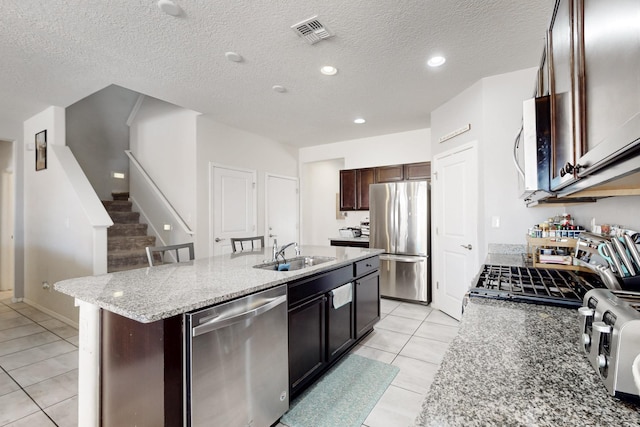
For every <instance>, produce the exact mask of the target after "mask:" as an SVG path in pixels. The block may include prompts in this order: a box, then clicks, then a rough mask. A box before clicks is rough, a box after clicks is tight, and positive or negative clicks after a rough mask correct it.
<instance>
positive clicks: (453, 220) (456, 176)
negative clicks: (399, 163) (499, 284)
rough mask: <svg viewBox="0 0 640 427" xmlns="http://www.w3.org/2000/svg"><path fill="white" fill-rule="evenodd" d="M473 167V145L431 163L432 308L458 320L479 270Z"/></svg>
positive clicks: (447, 153)
mask: <svg viewBox="0 0 640 427" xmlns="http://www.w3.org/2000/svg"><path fill="white" fill-rule="evenodd" d="M477 163H478V156H477V148H476V143H475V142H473V143H471V144H468V145H465V146H463V147H460V148H457V149H455V150H451V151H448V152H446V153H442V154H440V155H438V156H436V157H435V158H434V161H433V168H434V170H435V172H434V173H433V179H432V181H431V188H432V197H433V203H432V215H433V226H432V227H433V230H432V236H433V241H432V256H433V267H434V271H433V273H434V281H433V286H434V288H435V289H434V296H435V298H434V305H435V306H436V307H437V308H439V309H440V310H442V311H443V312H445V313H447V314H448V315H449V316H451V317H453V318H455V319H458V320H459V319H460V317H461V316H462V300H463V298H464V295H465V293H466V292H467V290H468V289H469V287H470V285H471V282H472V280H473V278H474V277H475V275H476V273H477V270H478V267H479V264H478V254H479V253H480V251H479V250H478V165H477Z"/></svg>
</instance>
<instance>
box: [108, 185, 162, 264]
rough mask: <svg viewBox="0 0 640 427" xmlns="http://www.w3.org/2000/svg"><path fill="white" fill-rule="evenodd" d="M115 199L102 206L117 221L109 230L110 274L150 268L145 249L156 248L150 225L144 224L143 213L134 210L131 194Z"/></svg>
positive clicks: (118, 196)
mask: <svg viewBox="0 0 640 427" xmlns="http://www.w3.org/2000/svg"><path fill="white" fill-rule="evenodd" d="M111 196H112V197H113V200H103V201H102V204H103V205H104V207H105V209H106V210H107V212H108V213H109V216H110V217H111V219H112V220H113V225H112V226H111V227H109V229H108V230H107V271H108V272H109V273H112V272H114V271H123V270H133V269H134V268H142V267H148V266H149V263H148V261H147V253H146V252H145V247H147V246H155V244H156V238H155V236H147V224H140V213H139V212H133V211H132V210H131V202H130V201H129V193H112V194H111Z"/></svg>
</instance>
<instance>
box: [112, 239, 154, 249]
mask: <svg viewBox="0 0 640 427" xmlns="http://www.w3.org/2000/svg"><path fill="white" fill-rule="evenodd" d="M155 245H156V238H155V236H113V237H109V238H107V250H108V251H119V250H120V251H122V250H130V249H144V248H146V247H147V246H155Z"/></svg>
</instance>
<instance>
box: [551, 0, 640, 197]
mask: <svg viewBox="0 0 640 427" xmlns="http://www.w3.org/2000/svg"><path fill="white" fill-rule="evenodd" d="M638 14H640V3H639V2H638V1H637V0H612V1H608V2H604V3H603V2H600V1H596V0H557V1H556V6H555V9H554V14H553V17H552V20H551V26H550V28H549V37H548V46H547V53H548V55H547V56H548V61H545V62H544V63H543V66H541V77H539V80H540V79H542V81H543V82H544V77H545V76H546V74H545V72H546V71H547V70H546V69H545V67H544V65H546V64H548V73H549V92H550V95H551V117H552V128H551V131H552V137H551V141H552V146H551V190H553V191H560V192H564V193H571V192H572V191H575V190H572V188H574V189H577V188H586V187H587V186H588V184H585V183H582V182H579V181H581V180H583V179H585V178H588V177H589V176H591V175H593V174H594V173H596V172H598V171H599V170H600V169H602V168H604V167H607V166H609V165H611V164H613V163H614V162H616V161H618V160H620V159H622V158H623V157H624V156H626V155H628V154H629V153H630V150H631V149H632V148H634V147H635V146H637V139H638V135H640V84H639V83H638V79H637V76H638V75H639V74H640V55H632V54H630V52H638V51H639V50H640V26H638V24H637V22H635V21H634V20H630V19H628V17H629V16H638ZM606 28H615V31H603V29H606ZM539 86H540V85H539ZM542 89H543V86H542ZM606 179H607V180H610V176H609V177H607V178H606Z"/></svg>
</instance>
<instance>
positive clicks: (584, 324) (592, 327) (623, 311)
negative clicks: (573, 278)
mask: <svg viewBox="0 0 640 427" xmlns="http://www.w3.org/2000/svg"><path fill="white" fill-rule="evenodd" d="M578 312H579V314H580V332H581V343H580V346H581V347H582V349H583V350H584V352H585V354H586V356H587V359H588V360H589V362H590V363H591V366H593V368H594V369H595V370H596V372H597V373H598V375H599V376H600V378H601V379H602V382H603V383H604V385H605V387H606V388H607V391H608V392H609V394H611V395H612V396H616V397H620V398H626V399H629V398H631V399H634V400H635V399H638V389H637V388H636V385H635V382H634V379H633V375H632V366H633V362H634V359H635V358H636V356H638V354H640V293H638V292H630V291H614V290H610V289H594V290H591V291H589V292H587V293H586V295H585V296H584V300H583V306H582V307H581V308H580V309H579V310H578Z"/></svg>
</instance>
